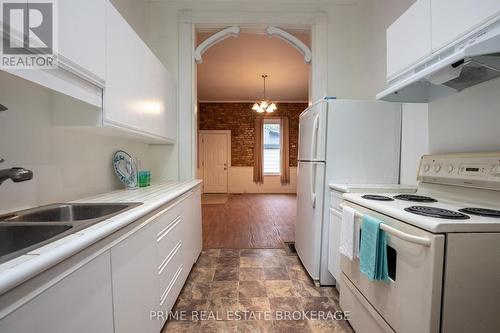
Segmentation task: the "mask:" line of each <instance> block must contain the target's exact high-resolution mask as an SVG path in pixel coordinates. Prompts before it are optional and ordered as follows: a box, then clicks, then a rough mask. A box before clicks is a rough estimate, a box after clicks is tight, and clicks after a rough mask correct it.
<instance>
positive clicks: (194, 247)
mask: <svg viewBox="0 0 500 333" xmlns="http://www.w3.org/2000/svg"><path fill="white" fill-rule="evenodd" d="M183 210H184V212H185V214H186V228H185V230H184V232H185V236H184V239H185V240H186V244H187V245H188V246H186V252H187V253H186V265H188V266H189V267H191V265H193V264H194V263H195V262H196V260H197V259H198V256H199V255H200V252H201V249H202V246H203V238H202V229H201V189H196V190H194V191H193V193H192V194H191V196H190V197H189V198H187V199H186V200H185V201H184V202H183Z"/></svg>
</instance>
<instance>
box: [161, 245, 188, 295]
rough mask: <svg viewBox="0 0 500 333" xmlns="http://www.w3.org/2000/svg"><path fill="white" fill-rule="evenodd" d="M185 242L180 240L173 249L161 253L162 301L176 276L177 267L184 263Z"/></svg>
mask: <svg viewBox="0 0 500 333" xmlns="http://www.w3.org/2000/svg"><path fill="white" fill-rule="evenodd" d="M183 251H184V249H183V243H182V240H179V241H178V242H177V244H175V245H174V247H173V249H172V250H171V251H170V253H168V254H167V255H165V256H163V257H162V256H161V255H160V257H159V258H160V261H161V263H160V265H159V266H158V276H159V279H160V302H161V297H162V296H163V293H164V292H165V290H167V288H168V286H169V285H170V283H171V281H172V280H173V278H174V277H175V274H176V272H177V269H178V268H179V266H181V265H182V264H183V257H184V255H183Z"/></svg>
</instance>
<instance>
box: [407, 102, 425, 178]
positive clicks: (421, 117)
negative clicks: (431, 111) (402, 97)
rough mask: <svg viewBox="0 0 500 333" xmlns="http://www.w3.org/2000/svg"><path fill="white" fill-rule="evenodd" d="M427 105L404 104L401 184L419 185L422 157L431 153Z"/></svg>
mask: <svg viewBox="0 0 500 333" xmlns="http://www.w3.org/2000/svg"><path fill="white" fill-rule="evenodd" d="M428 125H429V118H428V105H427V104H403V118H402V126H401V132H402V135H401V177H400V178H401V180H400V182H401V184H405V185H417V170H418V166H419V164H420V157H421V156H422V155H425V154H428V153H429V129H428Z"/></svg>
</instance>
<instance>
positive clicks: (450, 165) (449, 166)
mask: <svg viewBox="0 0 500 333" xmlns="http://www.w3.org/2000/svg"><path fill="white" fill-rule="evenodd" d="M453 169H455V167H454V166H453V164H448V167H447V170H448V173H452V172H453Z"/></svg>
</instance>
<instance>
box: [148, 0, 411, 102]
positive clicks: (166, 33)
mask: <svg viewBox="0 0 500 333" xmlns="http://www.w3.org/2000/svg"><path fill="white" fill-rule="evenodd" d="M406 1H407V0H406ZM406 1H403V2H406ZM365 2H366V4H365ZM284 3H285V4H284ZM329 3H332V4H333V5H329V4H328V2H326V1H308V2H305V1H304V2H303V3H300V2H297V1H279V0H274V1H265V2H259V4H258V6H256V5H255V1H250V0H242V1H237V2H236V1H234V2H231V1H175V2H170V1H154V2H152V3H151V29H150V31H151V36H150V40H151V45H152V47H153V49H154V50H155V52H156V53H157V55H158V56H159V57H160V59H162V61H163V62H164V64H165V65H166V66H167V68H168V69H169V70H170V71H171V72H172V73H173V75H174V76H175V77H176V78H178V77H179V73H178V45H179V40H178V34H179V31H178V20H177V19H178V14H179V11H181V10H195V11H217V12H227V11H243V12H277V13H280V12H283V10H286V11H289V12H300V13H303V12H312V13H315V12H324V13H326V15H327V18H328V61H329V68H328V93H329V94H330V95H333V96H337V97H341V98H369V99H373V98H374V96H375V93H376V91H375V90H373V89H372V90H368V88H367V89H365V87H364V86H365V84H364V82H365V81H366V77H367V72H366V71H365V69H366V68H371V67H372V66H373V59H372V58H371V56H370V54H368V52H369V50H367V45H366V43H365V41H366V40H370V37H364V34H367V33H370V34H372V33H374V31H373V30H372V29H371V28H370V27H368V26H365V25H364V20H365V19H366V18H367V17H368V16H369V15H368V12H369V11H370V10H371V9H372V4H371V0H363V1H359V2H358V3H357V4H356V1H330V2H329ZM335 3H337V5H335ZM339 3H340V5H338V4H339ZM346 3H347V4H346ZM395 3H396V2H395ZM230 20H231V17H228V21H230ZM384 36H385V34H384ZM383 49H385V46H384V47H383ZM368 75H371V73H369V74H368Z"/></svg>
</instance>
